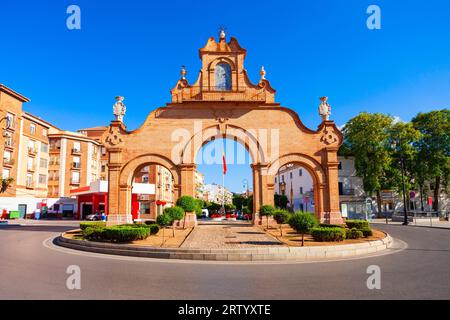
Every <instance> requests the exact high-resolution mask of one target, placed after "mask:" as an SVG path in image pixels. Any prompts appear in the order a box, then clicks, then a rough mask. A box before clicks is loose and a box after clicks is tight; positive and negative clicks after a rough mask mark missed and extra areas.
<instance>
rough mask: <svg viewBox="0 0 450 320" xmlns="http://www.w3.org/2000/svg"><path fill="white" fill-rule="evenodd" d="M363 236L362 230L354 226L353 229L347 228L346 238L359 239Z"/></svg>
mask: <svg viewBox="0 0 450 320" xmlns="http://www.w3.org/2000/svg"><path fill="white" fill-rule="evenodd" d="M362 237H363V233H362V231H360V230H358V229H356V228H353V229H347V230H346V233H345V238H346V239H359V238H362Z"/></svg>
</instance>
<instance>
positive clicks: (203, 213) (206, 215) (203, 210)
mask: <svg viewBox="0 0 450 320" xmlns="http://www.w3.org/2000/svg"><path fill="white" fill-rule="evenodd" d="M208 217H209V211H208V209H202V218H208Z"/></svg>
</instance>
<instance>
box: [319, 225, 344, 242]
mask: <svg viewBox="0 0 450 320" xmlns="http://www.w3.org/2000/svg"><path fill="white" fill-rule="evenodd" d="M311 236H312V237H313V238H314V240H315V241H318V242H338V241H344V240H345V229H343V228H340V227H339V228H323V227H318V228H313V229H311Z"/></svg>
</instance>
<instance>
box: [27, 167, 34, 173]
mask: <svg viewBox="0 0 450 320" xmlns="http://www.w3.org/2000/svg"><path fill="white" fill-rule="evenodd" d="M27 170H28V171H29V172H35V171H36V166H35V165H32V166H27Z"/></svg>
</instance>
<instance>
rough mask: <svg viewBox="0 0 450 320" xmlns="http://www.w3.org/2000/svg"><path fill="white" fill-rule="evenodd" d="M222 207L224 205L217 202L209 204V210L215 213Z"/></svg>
mask: <svg viewBox="0 0 450 320" xmlns="http://www.w3.org/2000/svg"><path fill="white" fill-rule="evenodd" d="M221 207H222V206H221V205H220V204H218V203H215V202H211V203H210V204H209V205H208V211H209V212H210V213H214V212H217V211H219V210H220V208H221Z"/></svg>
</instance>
